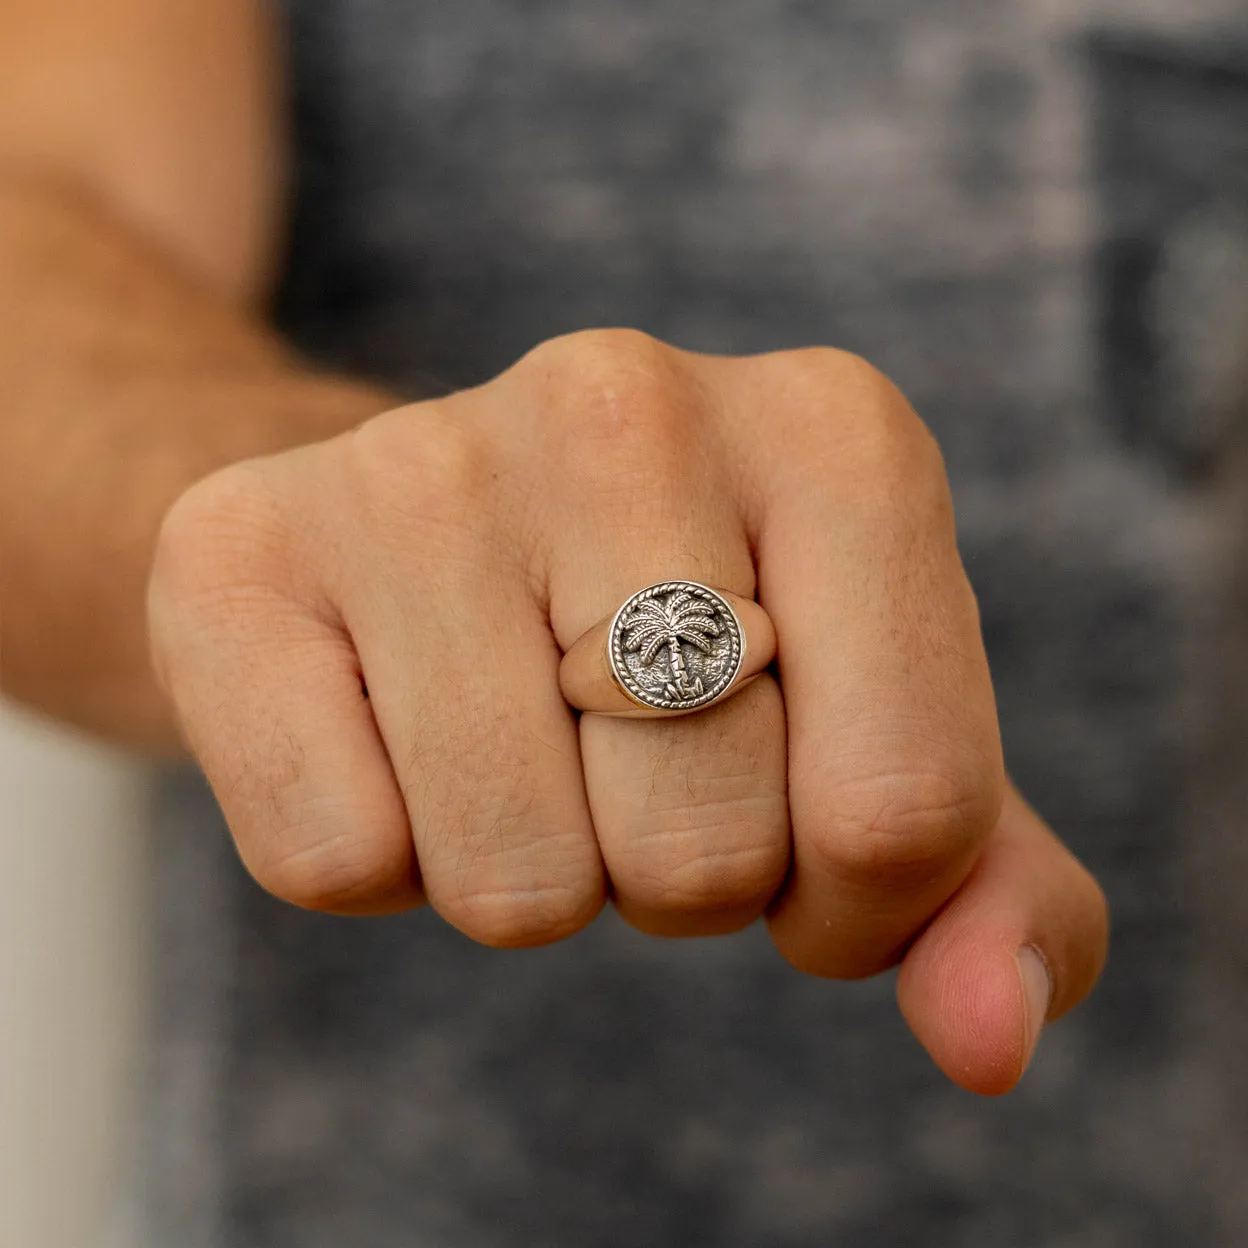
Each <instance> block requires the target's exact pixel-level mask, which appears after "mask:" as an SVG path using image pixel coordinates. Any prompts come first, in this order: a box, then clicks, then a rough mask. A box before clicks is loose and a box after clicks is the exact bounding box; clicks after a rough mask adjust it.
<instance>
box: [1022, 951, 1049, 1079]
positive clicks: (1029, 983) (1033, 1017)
mask: <svg viewBox="0 0 1248 1248" xmlns="http://www.w3.org/2000/svg"><path fill="white" fill-rule="evenodd" d="M1018 976H1019V979H1021V980H1022V983H1023V997H1024V999H1025V1000H1026V1002H1027V1019H1026V1022H1025V1024H1024V1026H1025V1028H1026V1030H1025V1032H1024V1035H1025V1036H1026V1042H1027V1050H1026V1062H1030V1061H1031V1055H1032V1054H1033V1053H1034V1052H1035V1051H1036V1042H1037V1041H1038V1040H1039V1039H1040V1032H1041V1031H1042V1030H1043V1028H1044V1020H1045V1018H1046V1017H1047V1016H1048V1013H1049V997H1050V995H1051V994H1052V991H1053V986H1052V984H1051V983H1050V982H1049V968H1048V967H1047V966H1045V964H1044V959H1043V958H1042V957H1041V956H1040V953H1039V950H1037V949H1035V948H1033V947H1032V946H1031V945H1027V946H1025V947H1024V948H1022V949H1020V950H1019V951H1018ZM1026 1062H1025V1063H1024V1065H1025V1064H1026Z"/></svg>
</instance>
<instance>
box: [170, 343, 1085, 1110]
mask: <svg viewBox="0 0 1248 1248" xmlns="http://www.w3.org/2000/svg"><path fill="white" fill-rule="evenodd" d="M679 578H689V579H691V580H694V581H698V582H701V583H703V584H706V585H710V586H714V587H717V588H719V589H723V590H728V591H731V592H732V593H733V594H736V595H740V596H742V597H744V598H746V599H750V598H757V600H758V602H759V603H761V605H762V606H763V607H764V608H766V610H767V612H768V613H769V614H770V617H771V620H772V622H773V623H774V626H775V633H776V639H777V646H778V661H777V663H776V664H775V665H774V667H773V668H772V669H770V670H769V671H768V672H766V673H765V674H763V675H762V676H761V677H759V678H758V679H757V680H755V681H753V682H752V683H751V684H749V685H748V686H746V687H745V688H744V689H742V690H741V692H739V693H738V694H736V696H734V697H732V698H730V699H729V700H728V701H726V702H723V703H722V704H719V705H716V706H713V707H710V708H709V709H706V710H702V711H699V712H696V713H694V714H691V715H688V716H686V717H682V718H674V719H661V720H644V719H642V720H637V719H616V718H609V717H607V716H603V715H597V714H584V715H581V716H579V718H578V716H577V715H576V714H575V713H574V712H573V711H572V710H571V709H570V708H569V706H568V705H567V704H566V703H565V702H564V700H563V698H562V696H561V694H560V686H559V680H558V671H559V664H560V658H561V655H562V654H563V653H564V652H566V651H567V650H568V649H569V648H570V647H571V646H572V645H573V643H574V642H575V641H576V640H577V639H578V638H579V637H580V636H581V635H582V634H583V633H584V632H585V631H586V630H587V629H589V628H590V627H591V626H593V625H595V624H597V623H598V622H599V621H601V620H602V619H603V618H604V616H607V615H608V614H609V613H610V612H611V611H612V610H614V609H615V608H616V607H618V606H619V604H620V603H621V602H623V601H624V600H625V599H626V598H627V597H628V596H629V595H630V594H631V593H633V592H634V591H636V590H637V589H639V588H641V587H642V586H645V585H648V584H651V583H653V582H656V581H662V580H672V579H679ZM149 601H150V622H151V636H152V646H153V653H154V657H155V662H156V667H157V670H158V672H159V674H160V676H161V679H162V681H163V683H164V684H165V686H166V688H167V689H168V691H169V693H170V695H171V697H172V699H173V701H174V704H175V705H176V708H177V711H178V714H179V717H180V720H181V723H182V725H183V729H184V732H185V735H186V738H187V740H188V742H189V743H190V745H191V747H192V749H193V750H194V753H195V754H196V756H197V758H198V759H199V761H200V763H201V764H202V766H203V768H204V770H205V772H206V774H207V776H208V778H209V780H210V781H211V783H212V786H213V788H214V790H215V792H216V794H217V797H218V799H219V801H220V803H221V806H222V809H223V810H224V812H225V815H226V818H227V819H228V821H229V824H230V827H231V828H232V830H233V832H234V835H235V837H236V839H237V842H238V847H239V851H240V853H241V855H242V858H243V860H244V862H245V863H246V865H247V866H248V868H249V869H250V870H251V872H252V873H253V874H254V876H255V877H256V879H257V880H259V882H260V883H261V884H262V885H264V886H265V887H266V888H268V889H270V890H271V891H272V892H274V893H276V894H277V895H278V896H280V897H284V898H286V899H288V900H290V901H293V902H295V903H296V904H299V905H302V906H307V907H311V908H314V909H323V910H331V911H338V912H343V913H361V914H367V913H381V912H385V911H392V910H397V909H401V908H403V907H408V906H412V905H416V904H419V903H420V902H421V901H422V900H425V899H427V900H428V901H429V903H430V904H431V905H432V906H434V907H435V908H436V909H437V911H438V912H439V913H440V914H441V915H442V916H443V917H444V918H446V919H447V920H448V921H449V922H451V923H453V924H454V925H455V926H456V927H458V928H460V929H461V930H462V931H464V932H466V933H467V934H468V935H469V936H471V937H473V938H475V939H476V940H479V941H483V942H485V943H487V944H491V945H499V946H522V945H536V944H541V943H544V942H549V941H555V940H560V939H562V938H564V937H567V936H570V935H572V934H573V933H574V932H576V931H577V930H578V929H579V928H582V927H584V926H585V925H586V924H587V923H589V922H590V921H591V920H592V919H593V918H594V916H595V915H596V914H597V913H598V912H599V910H600V909H601V908H602V906H603V904H604V901H605V899H606V898H607V897H610V898H611V899H612V901H613V902H614V904H615V906H616V907H617V909H618V910H619V911H620V913H621V914H622V915H623V916H624V918H625V919H627V920H628V921H629V922H630V923H632V924H634V925H635V926H636V927H638V928H640V929H642V930H643V931H646V932H650V933H654V934H656V935H663V936H696V935H709V934H715V933H722V932H729V931H734V930H736V929H739V928H742V927H744V926H746V925H747V924H749V923H751V922H753V921H754V920H755V919H757V918H759V917H760V916H763V915H765V916H766V918H767V922H768V924H769V926H770V930H771V934H772V937H773V939H774V941H775V943H776V945H777V947H778V948H779V950H780V952H781V953H782V954H783V955H784V957H785V958H787V959H788V960H789V961H790V962H791V963H792V964H793V965H794V966H796V967H798V968H800V969H801V970H803V971H808V972H811V973H813V974H817V975H825V976H832V977H857V976H864V975H870V974H873V973H875V972H878V971H881V970H884V969H885V968H887V967H890V966H892V965H895V964H896V963H897V962H898V961H900V960H903V959H904V962H903V966H902V971H901V977H900V980H899V995H900V999H901V1005H902V1009H903V1011H904V1012H905V1014H906V1016H907V1018H908V1019H909V1021H910V1023H911V1025H912V1027H913V1028H914V1029H915V1031H916V1033H917V1034H918V1035H919V1038H920V1039H921V1040H922V1041H923V1042H924V1043H925V1044H926V1045H927V1047H928V1048H929V1050H930V1051H931V1052H932V1054H933V1056H934V1057H935V1058H936V1060H937V1061H938V1062H939V1063H940V1064H941V1065H942V1066H943V1068H944V1069H945V1070H946V1071H947V1072H948V1073H949V1074H950V1075H951V1076H952V1077H953V1078H955V1079H956V1080H958V1081H959V1082H960V1083H963V1084H964V1085H965V1086H967V1087H971V1088H974V1089H976V1090H979V1091H984V1092H997V1091H1003V1090H1005V1089H1006V1088H1008V1087H1010V1086H1012V1084H1013V1083H1014V1081H1015V1080H1016V1079H1017V1078H1018V1076H1019V1074H1020V1073H1021V1072H1022V1070H1023V1068H1024V1067H1025V1065H1026V1063H1027V1061H1028V1059H1029V1057H1030V1053H1031V1050H1032V1048H1033V1046H1034V1043H1035V1039H1036V1036H1037V1035H1038V1032H1039V1029H1040V1026H1041V1024H1042V1022H1043V1021H1044V1019H1045V1017H1049V1018H1052V1017H1054V1016H1056V1015H1058V1014H1060V1013H1061V1012H1063V1011H1064V1010H1066V1009H1068V1008H1069V1007H1070V1006H1071V1005H1073V1004H1075V1003H1076V1002H1077V1001H1078V1000H1080V999H1081V998H1082V997H1083V996H1084V995H1085V994H1086V993H1087V991H1088V990H1089V988H1090V987H1091V984H1092V982H1093V981H1094V979H1095V977H1096V975H1097V973H1098V971H1099V969H1100V965H1101V962H1102V960H1103V957H1104V947H1105V931H1106V918H1105V910H1104V903H1103V901H1102V899H1101V896H1100V893H1099V890H1098V889H1097V887H1096V885H1095V884H1094V883H1093V881H1092V880H1091V879H1090V878H1089V876H1088V875H1087V874H1086V872H1085V871H1084V870H1083V868H1082V867H1080V865H1079V864H1078V863H1077V862H1076V861H1075V860H1074V858H1072V857H1071V855H1070V854H1069V853H1068V852H1067V851H1066V850H1065V849H1064V848H1063V847H1062V846H1061V844H1060V843H1059V842H1058V841H1057V840H1056V839H1055V838H1054V836H1053V835H1052V833H1051V832H1050V831H1049V830H1048V829H1047V828H1046V827H1045V826H1044V825H1043V823H1042V822H1041V821H1040V820H1039V819H1038V818H1037V816H1036V815H1035V814H1034V813H1032V812H1031V811H1030V810H1028V809H1027V808H1026V807H1025V806H1024V804H1023V803H1022V801H1021V800H1020V799H1019V798H1018V796H1017V795H1016V794H1014V793H1013V792H1012V791H1011V790H1010V789H1009V786H1008V784H1007V781H1006V778H1005V773H1004V769H1003V765H1002V758H1001V746H1000V740H999V736H998V730H997V721H996V711H995V706H994V702H993V695H992V687H991V683H990V680H989V674H988V667H987V663H986V661H985V658H984V652H983V647H982V644H981V641H980V636H979V625H978V617H977V612H976V607H975V601H974V598H973V596H972V593H971V589H970V587H969V585H968V583H967V580H966V576H965V574H964V572H963V570H962V566H961V563H960V561H959V558H958V552H957V547H956V543H955V535H954V522H953V513H952V508H951V504H950V498H949V491H948V487H947V484H946V481H945V476H944V471H943V467H942V463H941V459H940V455H939V452H938V450H937V448H936V445H935V443H934V441H933V440H932V438H931V436H930V435H929V434H928V432H927V431H926V429H925V428H924V426H923V425H922V423H921V422H920V421H919V419H918V418H917V417H916V416H915V415H914V413H913V412H912V411H911V409H910V408H909V406H908V405H907V404H906V402H905V400H904V399H903V398H902V397H901V395H900V394H899V393H898V392H897V391H896V390H895V389H894V388H893V387H892V386H891V385H890V384H889V382H888V381H887V380H885V379H884V378H883V377H882V376H880V374H878V373H877V372H875V371H874V370H873V369H871V368H870V367H869V366H867V365H865V364H863V363H862V362H861V361H860V360H858V359H855V358H854V357H851V356H848V355H844V354H840V353H837V352H833V351H826V350H808V351H800V352H792V353H782V354H774V355H766V356H759V357H754V358H747V359H730V358H714V357H709V356H698V355H691V354H687V353H684V352H681V351H678V350H675V349H673V348H670V347H667V346H665V345H663V344H661V343H658V342H656V341H654V340H652V339H650V338H647V337H645V336H643V335H640V334H636V333H632V332H624V331H600V332H589V333H583V334H576V335H572V336H570V337H567V338H562V339H558V340H556V341H552V342H549V343H546V344H545V345H543V346H541V347H539V348H538V349H536V350H535V351H533V352H531V353H530V354H529V355H528V356H526V357H525V358H524V359H523V360H521V361H520V362H519V363H518V364H516V365H515V366H514V367H513V368H512V369H510V370H509V371H508V372H506V373H504V374H503V375H502V376H501V377H499V378H497V379H496V380H494V381H492V382H490V383H489V384H487V385H484V386H481V387H480V388H478V389H474V390H470V391H466V392H463V393H460V394H456V395H454V396H452V397H450V398H446V399H439V400H436V401H432V402H425V403H418V404H415V405H413V406H410V407H405V408H401V409H398V410H395V411H392V412H389V413H387V414H385V415H382V416H379V417H377V418H375V419H373V420H371V421H368V422H367V423H366V424H363V425H361V426H360V427H358V428H357V429H355V430H353V431H352V432H350V433H348V434H345V435H342V436H340V437H337V438H334V439H332V440H330V441H327V442H321V443H317V444H315V445H311V446H307V447H304V448H302V449H299V450H295V451H290V452H287V453H284V454H281V455H276V456H273V457H271V458H267V459H258V460H251V461H248V462H245V463H242V464H239V465H237V466H235V467H232V468H229V469H227V470H225V471H223V472H220V473H217V474H216V475H214V476H212V477H210V478H208V479H206V480H205V481H203V482H201V483H200V484H198V485H196V486H195V487H193V488H192V489H191V490H190V491H189V492H188V493H186V494H185V495H184V496H183V497H182V498H181V500H180V501H179V502H178V503H177V504H176V505H175V506H174V507H173V509H172V511H171V512H170V513H169V515H168V517H167V520H166V522H165V525H164V528H163V532H162V535H161V539H160V543H159V547H158V551H157V557H156V560H155V564H154V569H153V573H152V579H151V587H150V599H149ZM773 673H774V674H773Z"/></svg>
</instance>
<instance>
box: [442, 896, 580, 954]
mask: <svg viewBox="0 0 1248 1248" xmlns="http://www.w3.org/2000/svg"><path fill="white" fill-rule="evenodd" d="M437 908H438V910H439V911H440V913H441V914H442V917H443V918H445V919H446V920H447V921H448V922H449V923H451V924H453V925H454V926H455V927H457V928H459V930H460V931H461V932H463V933H464V934H465V935H466V936H469V937H470V938H471V939H473V940H475V941H477V942H478V943H479V944H483V945H489V946H491V947H493V948H496V949H525V948H532V947H534V946H537V945H549V944H553V943H554V942H555V941H559V940H563V939H565V938H566V937H568V936H571V935H573V933H575V932H578V931H579V930H580V929H581V928H583V927H584V926H585V925H586V924H587V923H588V922H589V921H590V920H591V919H592V918H593V917H594V915H595V914H596V913H597V912H598V909H599V902H598V901H597V899H596V897H595V896H594V894H593V893H592V892H591V890H589V889H588V888H583V887H577V886H575V885H567V884H564V885H556V884H550V885H541V886H538V887H534V888H519V887H515V888H507V887H505V886H495V887H484V886H473V885H471V884H469V885H467V886H465V887H461V889H460V890H459V891H458V893H457V895H456V897H455V899H454V901H453V902H441V903H437Z"/></svg>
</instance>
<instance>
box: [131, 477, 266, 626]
mask: <svg viewBox="0 0 1248 1248" xmlns="http://www.w3.org/2000/svg"><path fill="white" fill-rule="evenodd" d="M287 535H288V525H287V522H286V516H285V514H284V508H283V506H282V504H281V501H280V499H279V497H278V495H277V493H276V491H275V490H274V489H273V488H272V484H271V482H270V481H269V479H268V477H267V475H266V474H265V472H264V471H263V470H262V469H261V467H260V466H259V465H257V464H253V463H243V464H237V465H234V466H233V467H230V468H226V469H224V470H222V471H220V472H217V473H214V474H213V475H212V476H210V477H206V478H204V479H203V480H202V481H199V482H198V483H196V484H195V485H193V486H191V487H190V489H188V490H187V491H186V492H185V493H183V494H182V496H181V497H180V498H179V499H178V500H177V501H176V502H175V503H174V504H173V506H172V507H171V508H170V509H169V511H168V512H167V513H166V515H165V518H164V521H163V523H162V525H161V529H160V532H159V535H158V537H157V541H156V549H155V554H154V558H153V562H152V568H151V575H150V584H149V593H150V596H151V599H152V600H153V602H154V603H155V604H156V605H161V604H164V605H166V606H170V605H172V604H177V605H179V606H181V607H186V606H190V605H195V604H202V603H206V602H208V601H210V600H214V599H219V598H220V597H221V596H222V595H225V594H228V593H229V592H230V591H231V590H236V589H245V588H247V587H248V586H249V585H255V584H258V583H261V582H272V580H273V579H274V575H275V569H276V567H277V564H278V560H277V558H276V556H277V555H278V553H279V552H280V551H281V550H282V549H283V548H284V547H285V545H286V542H287ZM157 618H159V617H157Z"/></svg>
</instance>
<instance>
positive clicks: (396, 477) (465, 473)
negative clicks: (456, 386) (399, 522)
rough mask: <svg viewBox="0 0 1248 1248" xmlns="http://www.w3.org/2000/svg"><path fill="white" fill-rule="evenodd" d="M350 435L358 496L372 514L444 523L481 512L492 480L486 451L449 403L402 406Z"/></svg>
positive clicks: (351, 457)
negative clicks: (481, 506) (448, 407)
mask: <svg viewBox="0 0 1248 1248" xmlns="http://www.w3.org/2000/svg"><path fill="white" fill-rule="evenodd" d="M347 436H348V439H349V441H348V446H349V455H350V463H351V465H352V469H353V476H354V481H355V484H356V496H357V498H358V499H359V500H360V502H361V503H362V505H363V506H364V507H365V508H366V509H367V510H369V511H370V512H376V511H378V510H379V509H384V510H385V511H387V512H397V513H399V515H401V517H402V518H403V520H405V521H416V522H418V523H422V524H423V523H433V524H439V525H445V524H454V523H456V522H461V521H464V520H466V519H469V518H471V517H473V516H475V515H478V514H479V510H480V508H479V504H480V499H481V497H482V494H483V493H484V491H485V488H486V485H487V483H488V481H489V479H490V465H489V462H488V457H487V453H486V447H485V444H484V441H483V440H482V439H481V438H480V437H478V436H477V435H476V433H475V432H474V431H473V430H472V429H471V428H470V427H469V426H468V425H467V424H466V423H465V422H464V421H462V420H459V419H457V418H456V417H455V416H454V415H453V414H452V413H451V412H450V411H448V410H447V408H446V407H445V406H444V405H443V404H441V403H438V402H428V403H420V404H415V405H413V406H411V407H406V408H398V409H396V410H395V411H392V412H386V413H384V414H383V415H381V416H377V417H374V418H373V419H372V420H370V421H367V422H366V423H365V424H363V425H361V426H360V427H359V428H358V429H356V430H354V431H352V433H350V434H349V435H347Z"/></svg>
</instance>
